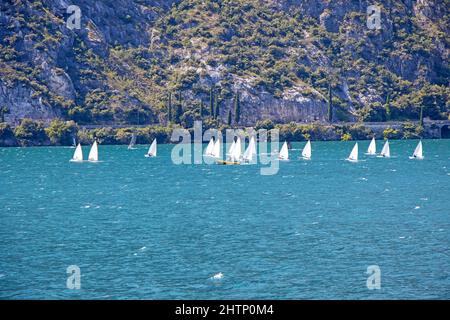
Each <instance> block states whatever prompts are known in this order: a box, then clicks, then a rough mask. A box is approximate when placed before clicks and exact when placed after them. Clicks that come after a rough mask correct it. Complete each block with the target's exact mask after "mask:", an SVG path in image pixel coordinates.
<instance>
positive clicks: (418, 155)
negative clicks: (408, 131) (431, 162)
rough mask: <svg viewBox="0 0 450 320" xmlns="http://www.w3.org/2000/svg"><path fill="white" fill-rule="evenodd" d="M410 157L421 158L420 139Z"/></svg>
mask: <svg viewBox="0 0 450 320" xmlns="http://www.w3.org/2000/svg"><path fill="white" fill-rule="evenodd" d="M409 158H410V159H416V160H422V159H423V151H422V140H420V141H419V143H418V144H417V147H416V149H414V153H413V155H412V156H411V157H409Z"/></svg>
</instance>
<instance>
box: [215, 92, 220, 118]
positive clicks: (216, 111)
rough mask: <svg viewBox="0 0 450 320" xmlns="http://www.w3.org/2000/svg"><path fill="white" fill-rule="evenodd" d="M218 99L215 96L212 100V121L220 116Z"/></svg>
mask: <svg viewBox="0 0 450 320" xmlns="http://www.w3.org/2000/svg"><path fill="white" fill-rule="evenodd" d="M219 108H220V106H219V97H218V96H217V95H216V96H215V99H214V119H218V118H219V115H220V109H219Z"/></svg>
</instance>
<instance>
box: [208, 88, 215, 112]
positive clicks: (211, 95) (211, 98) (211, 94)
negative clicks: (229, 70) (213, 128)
mask: <svg viewBox="0 0 450 320" xmlns="http://www.w3.org/2000/svg"><path fill="white" fill-rule="evenodd" d="M209 115H210V116H211V117H214V87H213V86H211V88H210V89H209Z"/></svg>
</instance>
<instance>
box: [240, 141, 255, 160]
mask: <svg viewBox="0 0 450 320" xmlns="http://www.w3.org/2000/svg"><path fill="white" fill-rule="evenodd" d="M255 158H256V143H255V137H251V138H250V142H249V144H248V147H247V149H246V150H245V152H244V154H243V155H242V159H244V161H247V162H252V161H253V160H254V159H255Z"/></svg>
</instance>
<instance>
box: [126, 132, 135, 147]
mask: <svg viewBox="0 0 450 320" xmlns="http://www.w3.org/2000/svg"><path fill="white" fill-rule="evenodd" d="M135 144H136V134H135V133H134V132H133V135H132V136H131V141H130V144H129V145H128V149H133V148H134V145H135Z"/></svg>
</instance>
